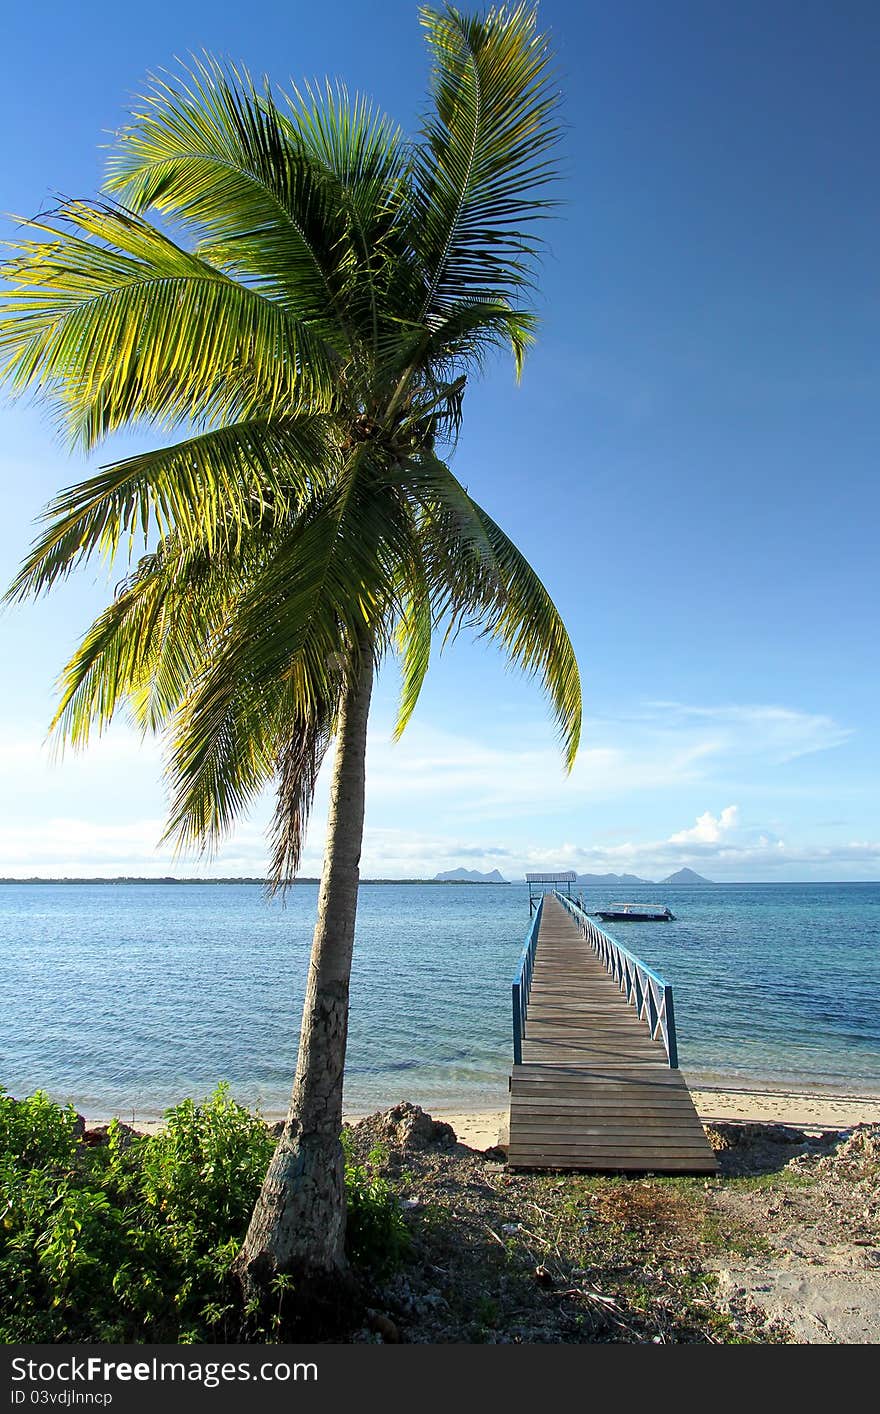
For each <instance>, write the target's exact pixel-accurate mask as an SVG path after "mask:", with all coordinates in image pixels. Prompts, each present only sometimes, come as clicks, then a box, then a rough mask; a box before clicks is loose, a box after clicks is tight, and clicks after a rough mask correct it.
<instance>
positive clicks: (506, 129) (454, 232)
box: [413, 4, 559, 318]
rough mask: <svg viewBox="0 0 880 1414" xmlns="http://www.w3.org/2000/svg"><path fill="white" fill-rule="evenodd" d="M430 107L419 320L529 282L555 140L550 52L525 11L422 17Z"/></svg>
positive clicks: (419, 199) (418, 236)
mask: <svg viewBox="0 0 880 1414" xmlns="http://www.w3.org/2000/svg"><path fill="white" fill-rule="evenodd" d="M420 15H421V21H422V24H423V26H424V28H425V32H426V36H427V40H428V45H429V47H430V50H431V54H432V58H433V73H432V90H433V97H434V109H433V111H432V112H431V113H430V114H429V115H428V116H427V117H426V119H425V122H424V125H423V129H422V142H421V143H420V144H419V145H418V146H417V147H416V149H415V155H414V176H415V183H416V196H415V203H414V231H413V241H414V244H415V246H416V248H417V249H418V251H419V253H420V255H421V258H422V262H423V265H424V268H425V271H426V276H427V289H426V292H425V299H424V307H423V308H424V314H425V315H426V316H427V317H429V318H440V317H442V315H443V314H444V313H445V312H446V310H447V309H448V308H449V306H450V305H451V304H454V303H456V302H458V301H459V300H462V299H479V298H489V299H491V298H492V297H493V296H494V297H497V296H498V295H501V296H503V297H506V298H511V297H512V295H513V294H515V293H516V291H517V290H519V289H520V288H521V287H522V286H523V285H525V284H528V283H529V280H530V277H531V271H532V267H533V261H534V256H535V254H536V253H537V250H538V248H539V241H538V238H537V236H536V234H535V233H534V231H533V227H534V224H535V222H536V220H538V219H539V218H540V217H541V216H543V215H546V213H547V210H548V207H549V206H550V204H551V203H550V202H549V201H548V200H547V199H546V197H544V196H542V194H541V193H542V191H543V189H544V188H545V187H546V186H547V184H548V183H549V182H550V181H552V179H553V178H554V177H555V175H556V168H555V164H554V161H553V160H552V158H551V156H550V152H551V149H552V148H553V147H554V145H555V144H556V142H557V140H558V137H559V126H558V123H557V121H556V116H555V115H556V109H557V104H558V97H557V93H556V91H555V89H554V87H553V83H552V78H551V74H550V68H549V63H550V54H549V49H548V46H547V42H546V40H545V38H544V37H543V36H542V35H541V34H540V33H539V32H538V30H537V27H536V10H535V8H534V7H533V6H531V5H528V4H520V5H517V6H515V7H508V6H501V7H499V8H493V9H491V10H489V11H488V12H487V14H486V15H485V17H476V16H475V17H468V16H465V15H463V14H461V13H460V11H458V10H456V9H454V8H453V7H452V6H447V7H446V9H445V10H443V11H442V12H438V11H435V10H431V9H428V8H423V9H422V10H421V11H420Z"/></svg>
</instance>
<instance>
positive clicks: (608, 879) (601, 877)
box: [577, 874, 654, 889]
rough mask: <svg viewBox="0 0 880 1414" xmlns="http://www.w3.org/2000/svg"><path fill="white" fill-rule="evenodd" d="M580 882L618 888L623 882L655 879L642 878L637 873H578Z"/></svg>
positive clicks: (589, 885)
mask: <svg viewBox="0 0 880 1414" xmlns="http://www.w3.org/2000/svg"><path fill="white" fill-rule="evenodd" d="M577 881H578V883H579V884H586V885H587V886H588V887H591V888H596V889H601V888H608V889H616V888H619V887H620V886H621V885H622V884H651V883H653V882H654V881H653V879H640V878H639V877H638V875H637V874H578V876H577Z"/></svg>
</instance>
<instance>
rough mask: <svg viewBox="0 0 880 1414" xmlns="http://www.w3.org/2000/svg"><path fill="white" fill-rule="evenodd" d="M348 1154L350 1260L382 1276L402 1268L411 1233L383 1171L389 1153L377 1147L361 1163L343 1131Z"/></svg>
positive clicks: (345, 1150) (346, 1235) (348, 1238)
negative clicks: (354, 1154)
mask: <svg viewBox="0 0 880 1414" xmlns="http://www.w3.org/2000/svg"><path fill="white" fill-rule="evenodd" d="M342 1148H343V1152H344V1153H345V1190H346V1197H347V1200H348V1217H347V1223H346V1229H345V1247H346V1252H347V1254H348V1258H349V1261H350V1262H352V1263H353V1264H354V1265H355V1266H361V1267H367V1268H369V1269H370V1270H372V1271H374V1272H375V1273H376V1274H377V1275H378V1276H382V1275H384V1274H386V1273H387V1272H389V1271H393V1269H394V1268H395V1267H397V1266H399V1265H400V1262H401V1261H402V1259H403V1257H404V1256H405V1255H406V1252H407V1250H408V1247H409V1234H408V1232H407V1228H406V1223H405V1222H404V1220H403V1214H402V1213H401V1211H400V1203H399V1201H398V1198H397V1195H396V1193H395V1192H394V1189H393V1188H392V1187H391V1185H390V1183H389V1182H388V1180H387V1179H386V1178H383V1177H382V1175H381V1173H380V1172H379V1169H380V1167H381V1165H382V1164H383V1163H384V1161H385V1152H384V1150H383V1149H382V1146H381V1145H379V1144H377V1145H376V1147H375V1148H374V1149H371V1151H370V1153H369V1154H368V1155H367V1160H366V1163H364V1164H359V1163H357V1162H356V1161H355V1159H354V1156H353V1154H352V1147H351V1137H350V1133H349V1131H347V1130H343V1132H342Z"/></svg>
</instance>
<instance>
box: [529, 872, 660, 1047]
mask: <svg viewBox="0 0 880 1414" xmlns="http://www.w3.org/2000/svg"><path fill="white" fill-rule="evenodd" d="M556 898H558V900H559V902H560V903H561V904H562V906H563V908H564V909H565V910H566V912H567V913H569V914H570V915H571V917H572V918H573V919H574V921H575V923H576V924H577V925H578V928H579V929H580V931H581V935H582V936H583V937H584V938H585V939H586V941H587V942H588V943H589V944H590V946H591V947H592V948H593V950H594V951H595V953H596V954H597V956H598V957H599V959H600V961H601V962H602V963H604V965H605V967H606V969H607V970H608V972H610V974H611V976H612V977H613V978H614V980H615V982H616V983H617V985H618V987H619V988H620V990H621V991H622V992H623V993H624V995H625V996H626V999H627V1001H628V1002H631V1003H632V1005H633V1007H635V1010H636V1012H637V1013H638V1015H639V1016H640V1017H641V1019H642V1020H643V1021H646V1022H647V1024H648V1028H649V1030H650V1032H651V1035H652V1037H653V1038H654V1040H655V1041H662V1042H663V1046H664V1048H665V1050H666V1056H667V1059H668V1060H669V1064H670V1066H671V1067H672V1068H673V1069H674V1070H675V1069H677V1068H678V1042H677V1040H676V1036H675V1006H674V1004H673V1001H672V988H671V987H670V985H669V983H668V982H667V981H665V979H664V978H663V977H661V976H660V974H659V972H654V971H653V969H652V968H650V967H648V966H646V964H645V963H644V962H642V960H641V958H638V957H636V955H635V953H631V952H630V951H629V948H625V947H624V946H623V944H622V943H619V942H618V941H617V939H616V938H612V937H611V935H610V934H609V933H606V932H605V930H604V929H603V928H597V927H596V924H595V923H594V922H593V920H592V918H590V916H589V914H587V913H585V912H584V910H583V909H582V908H581V907H579V905H578V904H576V903H575V902H574V900H573V899H570V898H566V897H565V895H564V894H561V893H556ZM539 916H540V915H539ZM536 921H537V920H536ZM515 1051H516V1041H515V1038H514V1052H515Z"/></svg>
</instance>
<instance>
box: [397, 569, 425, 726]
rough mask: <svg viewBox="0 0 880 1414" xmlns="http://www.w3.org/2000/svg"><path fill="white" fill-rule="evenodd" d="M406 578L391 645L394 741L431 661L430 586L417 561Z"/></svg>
mask: <svg viewBox="0 0 880 1414" xmlns="http://www.w3.org/2000/svg"><path fill="white" fill-rule="evenodd" d="M408 580H409V583H408V589H407V593H406V596H405V598H404V601H403V612H402V613H401V615H400V618H399V620H398V623H397V628H396V631H395V646H396V648H397V651H398V653H399V655H400V661H401V682H400V703H399V706H398V711H397V721H396V722H395V725H394V733H393V736H394V740H395V741H399V740H400V738H401V737H402V736H403V733H404V731H405V730H406V727H407V725H408V724H409V721H410V718H411V717H412V715H413V712H414V711H415V709H416V704H417V702H418V700H419V696H420V695H421V691H422V685H423V683H424V681H425V678H426V676H427V673H428V667H429V665H430V662H431V637H432V634H433V629H434V616H433V612H432V608H431V594H430V588H429V586H428V581H427V579H426V577H425V573H424V569H423V566H422V564H421V561H417V562H416V564H415V565H414V567H413V570H412V571H411V573H410V575H409V576H408Z"/></svg>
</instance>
